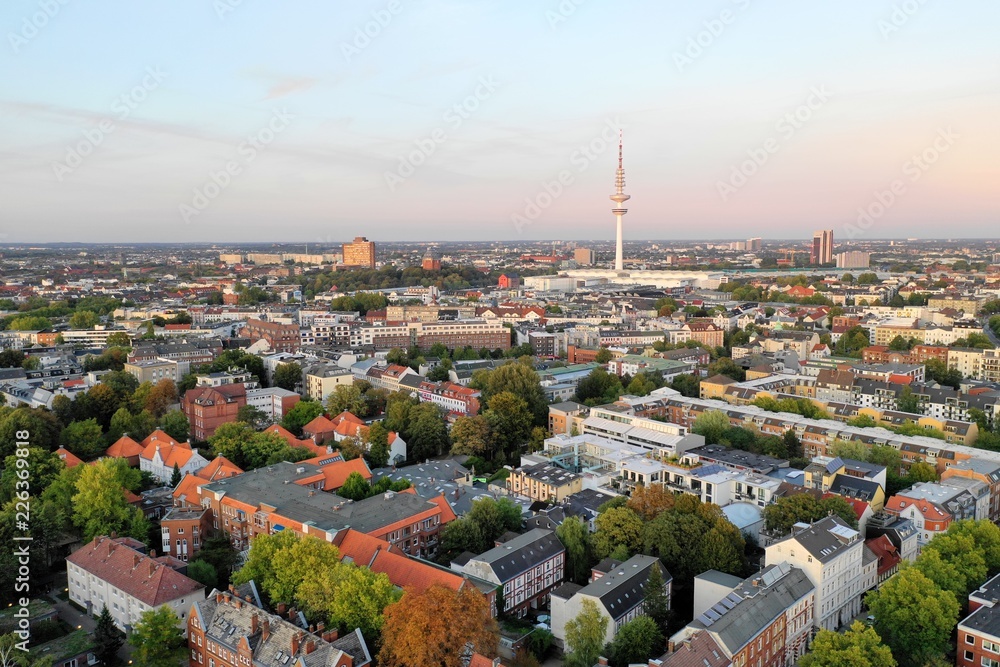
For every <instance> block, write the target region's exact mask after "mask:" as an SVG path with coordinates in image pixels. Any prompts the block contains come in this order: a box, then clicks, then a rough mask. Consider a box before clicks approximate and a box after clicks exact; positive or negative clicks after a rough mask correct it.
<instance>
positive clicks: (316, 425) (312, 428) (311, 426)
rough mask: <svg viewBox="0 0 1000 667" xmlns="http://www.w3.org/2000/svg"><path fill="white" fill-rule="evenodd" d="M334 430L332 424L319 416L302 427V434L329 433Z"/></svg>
mask: <svg viewBox="0 0 1000 667" xmlns="http://www.w3.org/2000/svg"><path fill="white" fill-rule="evenodd" d="M335 428H336V426H335V425H334V423H333V422H332V421H330V420H329V419H327V418H326V417H325V416H323V415H320V416H318V417H316V418H315V419H313V420H312V421H311V422H309V423H308V424H306V425H305V426H303V427H302V432H303V433H329V432H330V431H333V430H334V429H335Z"/></svg>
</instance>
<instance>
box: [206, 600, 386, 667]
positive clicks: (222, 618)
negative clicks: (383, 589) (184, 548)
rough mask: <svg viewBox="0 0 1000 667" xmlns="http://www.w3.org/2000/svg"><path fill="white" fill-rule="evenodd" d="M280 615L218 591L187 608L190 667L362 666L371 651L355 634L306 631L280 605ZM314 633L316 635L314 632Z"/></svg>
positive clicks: (322, 627)
mask: <svg viewBox="0 0 1000 667" xmlns="http://www.w3.org/2000/svg"><path fill="white" fill-rule="evenodd" d="M279 607H280V608H281V611H280V612H279V614H271V613H269V612H267V611H265V610H264V609H263V608H262V607H261V603H260V600H259V599H255V597H254V596H253V595H252V594H251V593H247V594H246V596H245V597H240V593H239V592H237V590H236V589H234V588H231V589H230V590H229V591H226V592H221V591H218V590H214V591H212V593H211V594H210V595H209V596H208V597H207V598H206V599H204V600H200V601H198V602H195V603H194V604H192V605H191V606H190V609H189V611H190V613H189V614H188V616H187V619H188V620H187V645H188V650H189V652H190V655H189V658H188V665H190V667H206V666H207V667H247V666H248V665H253V666H254V667H306V666H307V665H308V666H313V665H316V666H317V667H318V666H319V665H323V667H366V666H367V665H370V664H372V658H371V651H370V650H369V648H368V645H367V644H366V643H365V638H364V637H363V636H362V635H361V630H360V629H355V630H354V631H352V632H349V633H347V634H345V635H344V636H343V637H340V636H339V635H338V633H337V629H336V628H331V629H330V630H327V629H326V627H325V625H324V624H323V623H322V622H320V623H319V625H318V626H316V627H315V628H313V626H309V628H308V630H307V629H305V628H303V627H301V626H300V625H299V624H298V615H297V613H296V612H295V611H294V610H291V611H288V612H287V613H288V616H287V617H284V616H282V614H284V613H286V611H287V610H285V609H284V606H283V605H279ZM314 629H315V632H314V631H313V630H314Z"/></svg>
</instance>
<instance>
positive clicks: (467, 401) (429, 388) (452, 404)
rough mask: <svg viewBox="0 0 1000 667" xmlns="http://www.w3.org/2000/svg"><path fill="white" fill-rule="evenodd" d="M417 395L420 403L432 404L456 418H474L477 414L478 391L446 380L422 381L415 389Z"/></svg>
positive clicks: (478, 405) (478, 406)
mask: <svg viewBox="0 0 1000 667" xmlns="http://www.w3.org/2000/svg"><path fill="white" fill-rule="evenodd" d="M417 395H418V397H419V398H420V400H421V401H427V402H430V403H434V404H435V405H438V406H440V407H441V408H443V409H444V410H445V411H447V412H448V413H449V414H451V415H454V416H456V417H475V416H476V415H478V414H479V408H480V403H479V397H480V391H479V390H478V389H472V388H471V387H463V386H462V385H460V384H457V383H455V382H449V381H447V380H443V381H441V382H431V381H429V380H424V381H423V382H421V383H420V386H419V388H418V389H417Z"/></svg>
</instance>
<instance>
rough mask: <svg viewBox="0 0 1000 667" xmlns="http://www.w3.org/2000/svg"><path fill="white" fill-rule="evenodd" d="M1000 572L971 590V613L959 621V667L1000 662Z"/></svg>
mask: <svg viewBox="0 0 1000 667" xmlns="http://www.w3.org/2000/svg"><path fill="white" fill-rule="evenodd" d="M998 600H1000V575H997V576H995V577H993V578H992V579H990V580H989V581H987V582H986V583H985V584H983V585H982V586H980V587H979V588H978V589H976V590H975V591H973V592H972V593H970V594H969V615H968V616H966V617H965V618H964V619H962V620H961V621H959V623H958V644H957V646H956V648H957V651H956V656H955V665H956V667H995V666H996V665H1000V605H998V604H997V601H998Z"/></svg>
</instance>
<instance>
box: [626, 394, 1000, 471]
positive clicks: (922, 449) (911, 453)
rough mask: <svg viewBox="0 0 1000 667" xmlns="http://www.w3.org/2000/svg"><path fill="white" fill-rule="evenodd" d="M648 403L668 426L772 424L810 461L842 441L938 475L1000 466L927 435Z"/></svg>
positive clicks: (743, 408)
mask: <svg viewBox="0 0 1000 667" xmlns="http://www.w3.org/2000/svg"><path fill="white" fill-rule="evenodd" d="M644 401H645V402H644V403H641V404H637V405H636V406H634V408H635V411H636V412H637V413H641V414H642V415H644V416H650V417H652V416H659V417H662V418H666V419H667V420H668V421H669V422H672V423H674V424H678V425H681V426H685V427H690V426H691V425H692V424H693V423H694V420H695V419H697V418H698V416H699V415H701V414H703V413H705V412H709V411H719V412H722V413H724V414H725V415H726V416H727V417H729V421H730V424H731V425H732V426H736V427H750V428H755V429H758V430H762V431H763V430H764V429H765V427H766V426H767V424H768V423H771V424H773V426H771V427H770V428H769V429H768V433H771V432H775V434H777V435H781V433H783V432H784V431H788V430H791V431H793V432H794V433H795V434H796V436H797V437H798V438H799V439H800V440H801V442H802V445H803V449H804V450H805V455H806V456H808V457H810V458H811V457H813V456H826V455H827V447H828V446H830V445H832V444H833V443H834V442H835V441H837V440H848V441H853V442H861V443H863V444H865V445H867V446H869V447H870V446H873V445H887V446H890V447H893V448H895V449H898V450H899V451H900V453H901V454H902V459H903V464H904V466H909V464H910V463H913V462H915V461H926V462H927V463H930V464H931V465H933V466H935V467H936V468H937V469H938V471H939V472H942V471H944V470H945V469H946V468H948V467H949V466H952V465H954V464H956V463H958V462H959V461H964V460H968V459H970V458H981V459H985V460H989V461H1000V453H997V452H992V451H988V450H981V449H972V448H970V447H968V446H965V445H963V444H960V443H957V442H947V441H946V440H939V439H937V438H931V437H928V436H922V435H913V436H911V435H900V434H898V433H894V432H892V431H888V430H886V429H880V428H858V427H853V426H849V425H847V424H845V423H843V422H839V421H835V420H832V419H811V418H807V417H803V416H801V415H794V414H786V413H774V412H767V411H766V410H762V409H761V408H758V407H756V406H753V405H727V404H722V403H719V402H718V401H710V400H703V399H700V398H689V397H687V396H681V395H680V394H670V395H669V396H665V395H662V394H661V395H658V396H653V395H651V396H648V397H646V398H645V399H644ZM970 428H971V427H970Z"/></svg>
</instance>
